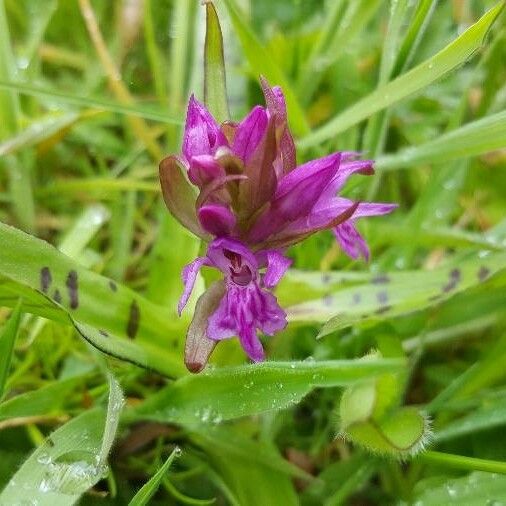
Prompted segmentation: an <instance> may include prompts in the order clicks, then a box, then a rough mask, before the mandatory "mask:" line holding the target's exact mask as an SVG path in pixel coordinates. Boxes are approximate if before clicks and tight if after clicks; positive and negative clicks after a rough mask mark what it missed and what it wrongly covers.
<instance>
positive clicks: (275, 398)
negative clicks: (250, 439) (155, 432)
mask: <svg viewBox="0 0 506 506" xmlns="http://www.w3.org/2000/svg"><path fill="white" fill-rule="evenodd" d="M403 367H404V361H403V360H397V359H383V360H369V361H363V360H333V361H325V362H314V361H305V362H264V363H260V364H251V365H246V366H237V367H222V368H219V369H212V370H208V371H204V372H202V373H200V374H198V375H193V376H187V377H185V378H182V379H180V380H178V381H176V382H174V383H172V384H170V385H168V386H167V387H165V388H164V389H162V390H161V391H160V392H158V393H157V394H155V395H153V396H151V397H150V398H149V399H147V400H146V401H145V402H144V403H143V404H141V405H140V406H139V407H138V408H135V409H133V410H131V412H130V413H128V414H127V415H126V418H127V419H128V420H137V419H150V420H155V421H160V422H163V423H167V422H172V423H179V424H185V425H186V424H191V425H194V424H208V423H211V424H216V423H219V422H221V421H224V420H229V419H232V418H238V417H242V416H249V415H253V414H256V413H261V412H264V411H269V410H276V409H284V408H287V407H289V406H293V405H294V404H296V403H297V402H299V401H300V400H301V399H302V398H303V397H304V396H305V395H307V394H308V393H309V392H310V391H311V390H312V389H313V388H316V387H327V388H328V387H335V386H346V385H350V384H352V383H354V382H357V381H363V380H365V379H367V378H371V377H375V376H377V375H378V374H381V373H385V372H387V371H388V372H396V371H401V370H402V369H403ZM203 392H205V395H204V396H203Z"/></svg>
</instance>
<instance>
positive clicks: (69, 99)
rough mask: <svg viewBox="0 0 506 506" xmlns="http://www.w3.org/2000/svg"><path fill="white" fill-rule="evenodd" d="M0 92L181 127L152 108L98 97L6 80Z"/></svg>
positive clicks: (178, 122)
mask: <svg viewBox="0 0 506 506" xmlns="http://www.w3.org/2000/svg"><path fill="white" fill-rule="evenodd" d="M0 90H9V91H17V92H18V93H20V94H21V95H28V96H32V97H41V98H45V99H49V100H50V102H51V103H52V104H56V105H61V104H71V105H75V106H78V107H83V108H90V109H98V110H102V111H110V112H114V113H116V114H123V115H127V116H138V117H139V118H144V119H150V120H153V121H159V122H161V123H171V124H174V125H181V124H182V123H183V122H182V120H181V119H180V118H175V117H173V116H169V115H167V114H165V113H163V112H160V111H157V110H155V109H154V108H153V109H148V108H140V107H136V106H129V105H123V104H120V103H118V102H115V101H112V100H106V99H103V98H98V97H85V96H79V95H74V94H72V93H65V92H62V91H59V90H51V89H47V88H41V87H39V86H33V85H31V84H26V83H21V82H16V81H9V80H6V79H1V80H0Z"/></svg>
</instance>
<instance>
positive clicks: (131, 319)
mask: <svg viewBox="0 0 506 506" xmlns="http://www.w3.org/2000/svg"><path fill="white" fill-rule="evenodd" d="M140 318H141V311H140V308H139V305H138V304H137V301H136V300H133V301H132V304H130V314H129V316H128V323H127V329H126V332H127V336H128V337H129V338H130V339H133V338H134V337H135V336H136V334H137V331H138V330H139V320H140Z"/></svg>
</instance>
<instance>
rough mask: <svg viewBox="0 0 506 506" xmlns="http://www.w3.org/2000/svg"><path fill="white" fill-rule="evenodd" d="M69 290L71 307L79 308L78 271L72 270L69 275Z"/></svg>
mask: <svg viewBox="0 0 506 506" xmlns="http://www.w3.org/2000/svg"><path fill="white" fill-rule="evenodd" d="M66 285H67V290H68V292H69V299H70V308H71V309H77V307H78V306H79V296H78V283H77V272H76V271H73V270H72V271H70V272H69V273H68V276H67V283H66Z"/></svg>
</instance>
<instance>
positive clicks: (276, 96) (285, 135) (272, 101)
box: [260, 76, 296, 174]
mask: <svg viewBox="0 0 506 506" xmlns="http://www.w3.org/2000/svg"><path fill="white" fill-rule="evenodd" d="M260 84H261V85H262V91H263V92H264V97H265V103H266V104H267V110H268V111H269V113H270V114H271V115H275V116H276V122H277V123H278V124H279V125H280V127H281V138H280V141H279V149H280V151H281V158H282V160H281V166H282V169H283V170H282V171H280V173H281V174H283V173H285V174H286V173H287V172H290V171H291V170H293V169H295V166H296V153H295V143H294V142H293V137H292V134H291V133H290V129H289V128H288V122H287V113H286V102H285V97H284V95H283V91H282V90H281V88H280V87H279V86H274V88H271V87H270V86H269V83H268V82H267V80H266V79H265V78H264V77H262V76H261V77H260Z"/></svg>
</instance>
